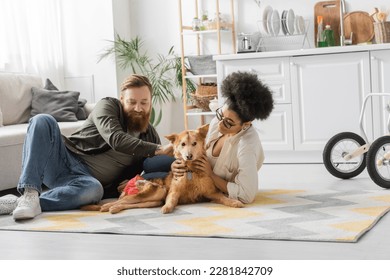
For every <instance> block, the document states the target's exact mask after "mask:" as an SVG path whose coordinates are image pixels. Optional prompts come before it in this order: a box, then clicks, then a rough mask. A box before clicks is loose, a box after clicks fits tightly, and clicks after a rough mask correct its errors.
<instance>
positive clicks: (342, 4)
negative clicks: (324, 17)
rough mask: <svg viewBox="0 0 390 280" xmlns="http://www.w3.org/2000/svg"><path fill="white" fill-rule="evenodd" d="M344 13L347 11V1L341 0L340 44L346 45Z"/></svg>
mask: <svg viewBox="0 0 390 280" xmlns="http://www.w3.org/2000/svg"><path fill="white" fill-rule="evenodd" d="M344 13H345V1H344V0H340V46H345V36H344ZM351 39H352V38H351Z"/></svg>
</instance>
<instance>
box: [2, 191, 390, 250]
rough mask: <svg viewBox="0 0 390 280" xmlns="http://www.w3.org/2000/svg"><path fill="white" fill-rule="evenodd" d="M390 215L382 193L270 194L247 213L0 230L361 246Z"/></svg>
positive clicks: (194, 209) (130, 213)
mask: <svg viewBox="0 0 390 280" xmlns="http://www.w3.org/2000/svg"><path fill="white" fill-rule="evenodd" d="M389 210H390V193H389V192H387V191H386V190H376V191H362V190H353V191H345V192H342V191H333V190H329V191H324V190H321V191H306V190H268V191H267V190H265V191H261V192H259V193H258V195H257V197H256V200H255V202H254V203H253V204H251V205H247V206H246V207H245V208H242V209H235V208H229V207H226V206H222V205H218V204H214V203H200V204H193V205H180V206H178V207H177V208H176V209H175V211H174V212H173V213H172V214H165V215H164V214H161V213H160V208H150V209H132V210H126V211H123V212H121V213H119V214H115V215H112V214H109V213H100V212H83V211H64V212H51V213H43V214H42V215H40V216H38V217H37V218H35V219H33V220H27V221H22V222H15V221H14V220H13V219H12V217H11V216H1V217H0V230H28V231H58V232H83V233H115V234H133V235H165V236H201V237H221V238H247V239H278V240H306V241H332V242H356V241H357V240H358V239H359V237H361V236H362V235H363V234H364V233H366V232H367V231H369V230H370V229H371V228H372V227H373V226H374V225H375V224H376V223H377V222H378V220H379V219H380V218H381V217H382V216H383V215H385V214H386V213H387V212H388V211H389Z"/></svg>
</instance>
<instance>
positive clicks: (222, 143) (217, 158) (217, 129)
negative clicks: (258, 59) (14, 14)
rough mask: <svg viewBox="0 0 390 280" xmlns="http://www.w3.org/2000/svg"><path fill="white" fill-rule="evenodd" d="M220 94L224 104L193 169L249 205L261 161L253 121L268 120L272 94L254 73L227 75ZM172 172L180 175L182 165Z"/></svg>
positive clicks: (177, 164) (183, 166) (217, 113)
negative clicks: (200, 156) (204, 151)
mask: <svg viewBox="0 0 390 280" xmlns="http://www.w3.org/2000/svg"><path fill="white" fill-rule="evenodd" d="M221 93H222V96H223V97H224V98H226V101H225V103H224V105H223V106H222V107H221V108H219V109H218V110H217V111H216V117H215V118H214V119H213V120H212V121H211V123H210V128H209V132H208V135H207V138H206V143H207V146H206V149H207V151H206V155H205V156H204V157H203V158H202V159H201V160H198V161H197V162H195V163H194V164H195V165H194V166H196V168H198V169H199V170H201V171H203V172H205V173H206V174H208V175H209V176H210V177H211V178H212V179H213V181H214V184H215V185H216V186H217V188H218V189H220V190H221V191H222V192H223V193H225V194H226V195H228V196H229V197H230V198H233V199H238V200H240V201H242V202H243V203H251V202H252V201H253V200H254V198H255V195H256V193H257V192H258V171H259V169H260V168H261V166H262V164H263V162H264V152H263V148H262V145H261V141H260V138H259V136H258V134H257V132H256V129H255V128H254V127H253V126H252V121H254V120H258V119H259V120H265V119H266V118H268V116H269V115H270V113H271V111H272V110H273V107H274V105H273V104H274V102H273V98H272V93H271V91H270V90H269V88H268V87H267V86H266V85H264V84H263V83H262V82H261V81H260V80H259V79H258V77H257V75H256V74H253V73H248V72H236V73H232V74H230V75H229V76H227V77H226V78H225V80H224V81H223V82H222V85H221ZM172 170H173V172H174V174H175V175H176V176H183V174H184V173H185V165H184V163H183V162H181V161H180V160H176V161H175V162H174V163H173V164H172Z"/></svg>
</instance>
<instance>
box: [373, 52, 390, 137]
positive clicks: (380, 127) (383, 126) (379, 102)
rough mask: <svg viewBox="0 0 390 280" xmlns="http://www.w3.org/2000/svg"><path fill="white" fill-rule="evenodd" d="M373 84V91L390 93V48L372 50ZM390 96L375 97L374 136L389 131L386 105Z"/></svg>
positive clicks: (389, 100)
mask: <svg viewBox="0 0 390 280" xmlns="http://www.w3.org/2000/svg"><path fill="white" fill-rule="evenodd" d="M370 54H371V79H372V81H371V85H372V92H378V93H383V92H388V93H390V50H379V51H371V52H370ZM389 102H390V98H385V97H383V98H382V97H381V98H375V99H373V127H374V138H375V139H376V138H378V137H380V136H383V135H385V134H388V133H389V130H388V128H387V119H388V117H389V113H388V112H387V110H386V109H385V107H386V106H387V105H388V104H389Z"/></svg>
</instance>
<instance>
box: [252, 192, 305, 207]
mask: <svg viewBox="0 0 390 280" xmlns="http://www.w3.org/2000/svg"><path fill="white" fill-rule="evenodd" d="M302 192H305V191H303V190H279V189H276V190H271V191H265V192H261V193H258V194H257V195H256V197H255V200H254V201H253V202H252V203H251V204H250V205H249V207H250V206H251V205H253V206H254V205H271V204H282V203H285V201H284V200H280V199H274V198H271V197H269V196H273V195H281V194H297V193H302Z"/></svg>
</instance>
